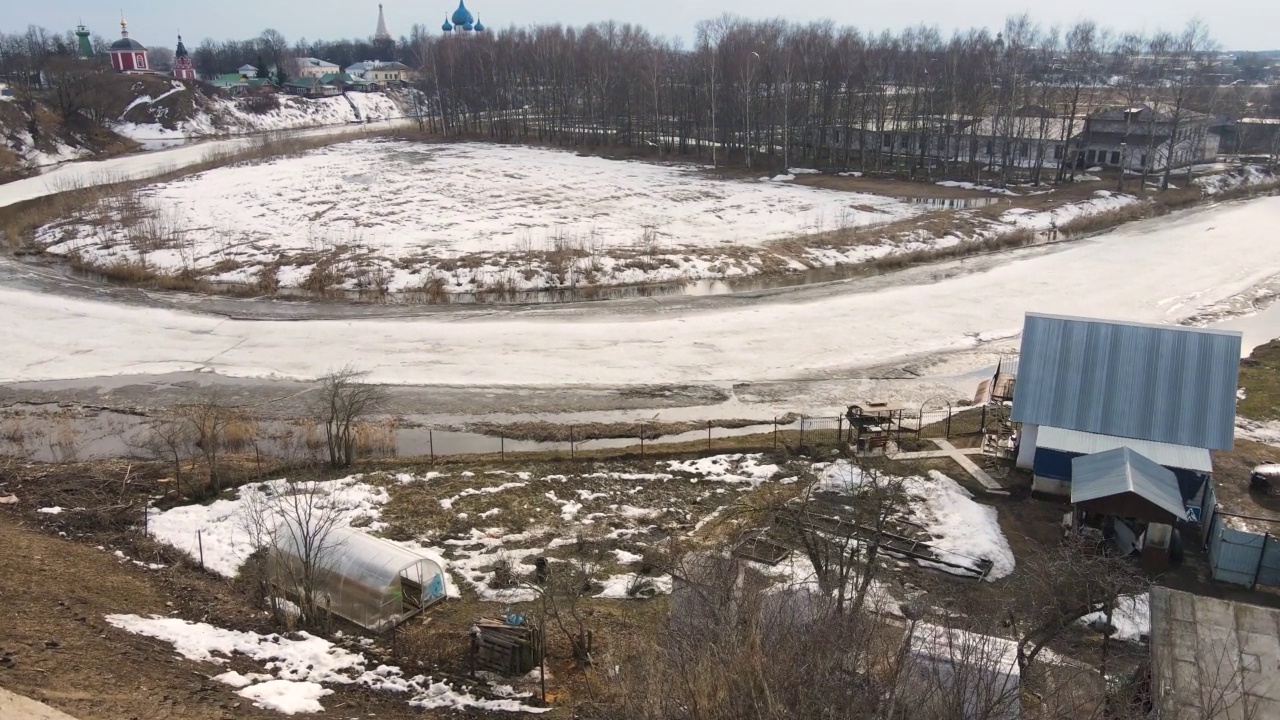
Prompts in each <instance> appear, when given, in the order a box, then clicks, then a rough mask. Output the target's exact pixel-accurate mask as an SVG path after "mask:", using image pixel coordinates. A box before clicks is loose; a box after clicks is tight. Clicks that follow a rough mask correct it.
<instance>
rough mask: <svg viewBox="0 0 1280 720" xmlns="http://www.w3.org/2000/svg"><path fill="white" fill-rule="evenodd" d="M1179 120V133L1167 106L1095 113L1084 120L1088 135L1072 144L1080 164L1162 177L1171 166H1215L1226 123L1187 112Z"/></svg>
mask: <svg viewBox="0 0 1280 720" xmlns="http://www.w3.org/2000/svg"><path fill="white" fill-rule="evenodd" d="M1179 115H1180V117H1178V118H1177V123H1176V125H1177V129H1176V131H1175V128H1174V125H1175V122H1174V113H1173V111H1172V109H1171V108H1167V107H1164V106H1158V107H1152V106H1150V105H1137V106H1134V107H1125V108H1112V109H1109V110H1102V111H1099V112H1096V113H1094V114H1092V115H1090V116H1089V117H1087V118H1086V119H1085V125H1084V130H1083V132H1081V133H1080V134H1079V135H1077V136H1076V137H1075V138H1073V140H1072V147H1073V150H1074V151H1075V153H1076V155H1075V157H1076V164H1077V165H1078V166H1079V167H1081V168H1088V167H1092V166H1101V167H1109V168H1123V169H1125V170H1128V171H1132V172H1142V171H1143V170H1146V171H1148V172H1158V171H1163V170H1164V169H1165V168H1166V167H1169V166H1172V167H1174V168H1179V167H1186V166H1187V165H1193V164H1195V163H1201V162H1212V161H1213V160H1214V159H1215V158H1216V157H1217V155H1218V145H1219V141H1220V136H1219V134H1218V128H1219V127H1220V126H1221V123H1219V122H1218V121H1217V120H1216V119H1215V118H1214V117H1213V116H1211V115H1205V114H1203V113H1197V112H1192V111H1190V110H1186V109H1183V110H1182V111H1181V113H1179ZM1175 135H1176V136H1175Z"/></svg>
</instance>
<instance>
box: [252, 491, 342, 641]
mask: <svg viewBox="0 0 1280 720" xmlns="http://www.w3.org/2000/svg"><path fill="white" fill-rule="evenodd" d="M344 517H345V514H344V512H343V508H342V506H341V505H339V504H338V503H337V502H336V501H335V500H334V498H333V497H332V495H331V492H330V490H329V489H328V488H327V487H326V486H325V485H323V484H322V483H319V482H316V481H312V480H303V481H297V482H283V481H282V482H279V483H273V484H265V485H262V486H260V488H259V489H258V490H256V491H255V492H253V493H251V494H249V495H248V496H247V499H246V504H245V510H244V514H243V515H242V516H241V527H242V529H244V530H245V532H246V533H247V534H248V535H249V538H250V541H251V543H252V546H253V547H254V549H255V551H260V552H262V554H264V555H265V556H266V557H265V558H264V559H265V561H266V570H265V575H264V576H263V577H260V578H259V582H261V583H262V584H263V586H264V587H269V588H270V589H271V591H272V592H273V593H278V594H269V595H268V597H269V598H270V603H271V608H272V611H273V613H275V615H276V617H277V619H279V620H283V619H284V617H285V615H287V614H288V613H287V612H286V611H285V607H286V605H285V603H283V602H282V600H288V601H290V602H292V603H294V604H295V605H296V606H297V611H296V612H297V620H298V622H299V623H300V624H301V625H304V626H310V627H326V626H327V623H328V622H329V620H330V613H329V608H330V605H331V601H332V598H331V597H330V596H329V594H328V588H329V583H330V581H331V580H332V579H333V572H334V568H335V563H336V561H337V558H338V556H339V555H340V553H341V552H342V549H343V541H342V538H341V535H340V533H339V532H338V530H339V529H340V528H341V527H343V526H344V523H345V521H344ZM263 578H265V580H264V579H263Z"/></svg>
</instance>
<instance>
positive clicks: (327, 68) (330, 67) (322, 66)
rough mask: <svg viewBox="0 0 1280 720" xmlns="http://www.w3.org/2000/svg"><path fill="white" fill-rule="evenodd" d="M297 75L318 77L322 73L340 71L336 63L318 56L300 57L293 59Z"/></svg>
mask: <svg viewBox="0 0 1280 720" xmlns="http://www.w3.org/2000/svg"><path fill="white" fill-rule="evenodd" d="M294 63H295V65H296V67H297V72H298V76H299V77H304V78H316V79H319V78H320V77H321V76H322V75H328V74H330V73H336V72H341V71H342V68H340V67H338V66H337V65H335V64H333V63H331V62H328V61H325V60H321V59H320V58H313V57H301V58H298V59H297V60H295V61H294Z"/></svg>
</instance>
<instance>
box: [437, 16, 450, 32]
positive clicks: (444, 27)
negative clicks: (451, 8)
mask: <svg viewBox="0 0 1280 720" xmlns="http://www.w3.org/2000/svg"><path fill="white" fill-rule="evenodd" d="M440 29H441V30H443V31H445V32H453V25H450V24H449V16H447V15H446V16H445V18H444V24H443V25H441V26H440Z"/></svg>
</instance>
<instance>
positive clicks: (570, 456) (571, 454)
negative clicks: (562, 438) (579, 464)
mask: <svg viewBox="0 0 1280 720" xmlns="http://www.w3.org/2000/svg"><path fill="white" fill-rule="evenodd" d="M573 456H574V452H573V426H572V425H570V426H569V459H570V460H572V459H573Z"/></svg>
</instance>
